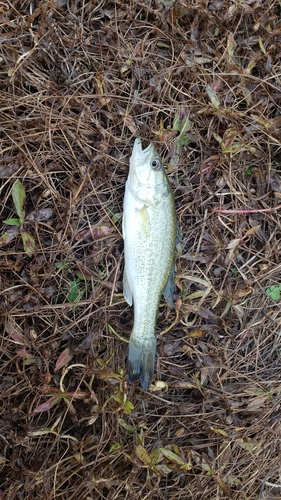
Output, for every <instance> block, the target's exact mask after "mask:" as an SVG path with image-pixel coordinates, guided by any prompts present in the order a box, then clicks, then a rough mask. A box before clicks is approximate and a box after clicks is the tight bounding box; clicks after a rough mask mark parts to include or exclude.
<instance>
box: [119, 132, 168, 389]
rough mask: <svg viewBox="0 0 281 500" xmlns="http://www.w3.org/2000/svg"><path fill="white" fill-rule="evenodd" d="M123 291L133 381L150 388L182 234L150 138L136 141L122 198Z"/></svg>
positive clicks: (129, 376)
mask: <svg viewBox="0 0 281 500" xmlns="http://www.w3.org/2000/svg"><path fill="white" fill-rule="evenodd" d="M122 234H123V240H124V258H125V266H124V274H123V294H124V298H125V300H126V302H127V303H128V304H129V305H130V306H132V305H133V306H134V324H133V329H132V332H131V336H130V342H129V352H128V358H127V379H128V381H129V383H132V382H135V381H137V380H139V381H140V383H141V385H142V387H143V388H144V389H146V390H147V389H149V387H150V385H151V383H152V380H153V375H154V364H155V354H156V344H157V339H156V331H155V330H156V320H157V312H158V308H159V303H160V299H161V295H162V294H163V295H164V297H165V298H166V300H167V303H168V305H169V307H170V308H173V305H174V304H173V293H174V259H175V248H176V238H177V222H176V212H175V202H174V197H173V193H172V189H171V186H170V183H169V180H168V177H167V174H166V171H165V169H164V167H163V164H162V161H161V157H160V155H159V154H158V152H157V150H156V148H155V146H154V145H153V144H152V143H151V144H150V145H149V146H148V147H147V148H146V149H142V143H141V139H140V138H137V139H135V142H134V147H133V151H132V155H131V157H130V167H129V174H128V178H127V182H126V185H125V195H124V203H123V220H122Z"/></svg>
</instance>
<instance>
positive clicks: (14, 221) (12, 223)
mask: <svg viewBox="0 0 281 500" xmlns="http://www.w3.org/2000/svg"><path fill="white" fill-rule="evenodd" d="M4 224H7V226H21V221H20V219H6V220H4Z"/></svg>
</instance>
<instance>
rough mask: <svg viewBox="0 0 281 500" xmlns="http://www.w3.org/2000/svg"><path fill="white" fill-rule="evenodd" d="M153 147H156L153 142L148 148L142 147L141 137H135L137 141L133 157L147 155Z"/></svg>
mask: <svg viewBox="0 0 281 500" xmlns="http://www.w3.org/2000/svg"><path fill="white" fill-rule="evenodd" d="M153 148H154V146H153V144H152V143H151V144H149V146H147V148H145V149H142V145H141V138H140V137H137V139H135V142H134V147H133V151H132V157H133V158H138V157H140V156H143V155H146V154H147V153H149V151H150V150H151V149H153Z"/></svg>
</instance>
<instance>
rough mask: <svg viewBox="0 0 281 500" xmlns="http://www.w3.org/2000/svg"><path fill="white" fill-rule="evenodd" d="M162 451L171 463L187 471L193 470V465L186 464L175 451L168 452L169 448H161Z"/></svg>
mask: <svg viewBox="0 0 281 500" xmlns="http://www.w3.org/2000/svg"><path fill="white" fill-rule="evenodd" d="M160 451H161V453H162V454H163V455H164V457H166V458H168V460H169V461H170V462H172V463H175V464H177V465H179V466H180V468H182V469H186V470H189V469H191V464H189V463H187V462H185V461H184V460H183V459H182V458H181V457H180V456H179V455H177V454H176V453H174V452H173V451H171V450H168V449H167V448H160Z"/></svg>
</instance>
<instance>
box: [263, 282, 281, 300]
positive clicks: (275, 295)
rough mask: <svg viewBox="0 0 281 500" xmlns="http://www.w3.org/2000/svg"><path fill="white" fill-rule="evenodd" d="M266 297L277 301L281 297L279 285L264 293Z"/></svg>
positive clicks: (280, 286)
mask: <svg viewBox="0 0 281 500" xmlns="http://www.w3.org/2000/svg"><path fill="white" fill-rule="evenodd" d="M265 293H266V295H267V296H268V297H270V298H271V299H272V300H278V299H280V297H281V285H278V286H277V285H272V286H270V287H269V288H267V289H266V291H265Z"/></svg>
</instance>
